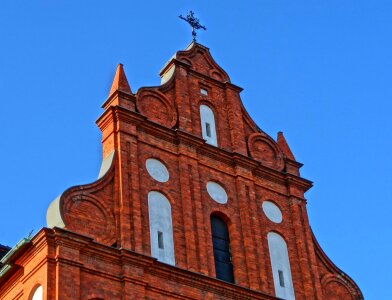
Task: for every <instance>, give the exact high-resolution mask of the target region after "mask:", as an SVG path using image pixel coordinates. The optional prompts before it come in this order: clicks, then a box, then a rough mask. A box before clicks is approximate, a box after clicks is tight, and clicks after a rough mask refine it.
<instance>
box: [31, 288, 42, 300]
mask: <svg viewBox="0 0 392 300" xmlns="http://www.w3.org/2000/svg"><path fill="white" fill-rule="evenodd" d="M43 297H44V296H43V290H42V285H39V286H38V287H36V289H35V291H34V294H33V296H32V297H31V300H42V299H43Z"/></svg>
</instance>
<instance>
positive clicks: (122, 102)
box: [102, 64, 136, 111]
mask: <svg viewBox="0 0 392 300" xmlns="http://www.w3.org/2000/svg"><path fill="white" fill-rule="evenodd" d="M135 101H136V100H135V95H134V94H132V91H131V87H130V86H129V83H128V79H127V76H126V75H125V72H124V68H123V64H118V66H117V69H116V74H115V75H114V79H113V83H112V87H111V88H110V92H109V97H108V99H107V100H106V101H105V103H104V104H103V105H102V108H103V109H105V110H107V109H108V108H109V107H111V106H121V107H123V108H126V109H129V110H132V111H134V110H135Z"/></svg>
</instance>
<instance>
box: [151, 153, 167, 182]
mask: <svg viewBox="0 0 392 300" xmlns="http://www.w3.org/2000/svg"><path fill="white" fill-rule="evenodd" d="M146 169H147V172H148V174H150V176H151V177H152V178H154V179H155V180H156V181H159V182H166V181H168V180H169V171H168V170H167V168H166V166H165V165H164V164H163V163H161V162H160V161H159V160H157V159H154V158H148V159H147V160H146Z"/></svg>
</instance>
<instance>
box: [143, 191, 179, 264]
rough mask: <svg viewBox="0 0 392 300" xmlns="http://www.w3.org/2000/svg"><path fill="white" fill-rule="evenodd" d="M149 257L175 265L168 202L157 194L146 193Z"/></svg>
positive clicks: (161, 195) (153, 192)
mask: <svg viewBox="0 0 392 300" xmlns="http://www.w3.org/2000/svg"><path fill="white" fill-rule="evenodd" d="M148 215H149V218H150V242H151V256H152V257H155V258H157V259H158V260H159V261H162V262H165V263H167V264H171V265H175V259H174V243H173V225H172V216H171V206H170V203H169V200H167V198H166V197H165V196H164V195H163V194H161V193H159V192H155V191H152V192H149V193H148Z"/></svg>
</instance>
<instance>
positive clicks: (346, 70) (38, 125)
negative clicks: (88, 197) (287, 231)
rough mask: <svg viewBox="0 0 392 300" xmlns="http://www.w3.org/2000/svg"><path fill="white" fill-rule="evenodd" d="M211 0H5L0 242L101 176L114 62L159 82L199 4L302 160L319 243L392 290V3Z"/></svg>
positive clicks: (371, 282) (36, 224) (134, 82)
mask: <svg viewBox="0 0 392 300" xmlns="http://www.w3.org/2000/svg"><path fill="white" fill-rule="evenodd" d="M208 2H209V4H207V1H125V0H124V1H116V0H112V1H97V0H95V1H92V0H84V1H76V0H73V1H71V0H67V1H65V0H58V1H49V0H46V1H44V0H36V1H20V0H12V1H2V3H1V4H0V41H1V47H0V99H1V102H0V103H1V118H0V120H1V125H0V157H1V160H2V162H1V165H2V166H3V169H2V173H1V175H0V176H1V178H0V179H1V180H0V187H1V192H0V203H1V206H0V207H1V210H0V211H1V217H0V243H3V244H7V245H10V246H13V245H14V244H15V243H16V242H17V241H18V240H19V239H20V238H22V237H24V236H26V235H27V234H28V233H29V231H30V230H32V229H34V232H37V231H38V230H39V229H40V228H41V227H42V226H45V214H46V209H47V206H48V205H49V203H50V202H51V201H52V200H53V199H54V198H55V197H56V196H58V195H59V194H60V193H62V192H63V191H64V190H65V189H67V188H68V187H70V186H72V185H76V184H82V183H88V182H92V181H94V180H95V179H96V177H97V175H98V171H99V167H100V161H101V148H100V132H99V130H98V128H97V127H96V125H95V120H96V119H97V118H98V117H99V115H100V114H101V113H102V110H101V108H100V105H101V104H102V103H103V101H104V100H105V99H106V97H107V94H108V91H109V88H110V84H111V80H112V77H113V74H114V71H115V67H116V65H117V63H119V62H121V63H123V64H124V67H125V71H126V73H127V76H128V79H129V82H130V84H131V87H132V89H133V91H135V90H137V89H138V88H139V87H141V86H150V85H158V84H159V76H158V72H159V70H160V68H161V67H162V66H163V65H164V64H165V62H166V61H167V60H168V59H169V58H170V57H171V56H172V55H173V54H174V53H175V52H176V51H177V50H181V49H184V48H185V47H186V46H187V45H188V44H189V42H190V39H191V36H190V29H189V28H188V26H187V25H186V24H185V23H184V22H183V21H181V20H180V19H178V17H177V16H178V15H179V14H186V12H187V11H188V10H190V9H193V10H194V11H195V12H196V14H197V16H198V17H199V18H200V19H201V21H202V23H203V24H204V25H205V26H207V28H208V30H207V31H206V32H201V33H200V35H199V36H200V38H199V42H200V43H202V44H204V45H206V46H207V47H209V48H210V50H211V52H212V55H213V56H214V57H215V59H216V61H217V62H218V63H219V64H220V65H221V66H222V67H223V68H224V69H225V70H226V71H227V72H228V74H229V75H230V76H231V80H232V82H233V83H234V84H237V85H239V86H241V87H243V88H244V91H243V93H242V100H243V102H244V105H245V107H246V108H247V110H248V112H249V113H250V115H251V116H252V117H253V119H254V120H255V121H256V122H257V124H258V125H259V126H260V127H261V128H262V129H263V130H264V131H266V132H267V133H269V134H270V135H271V136H273V137H275V136H276V133H277V131H279V130H282V131H283V132H284V133H285V136H286V138H287V140H288V142H289V144H290V146H291V148H292V150H293V152H294V155H295V156H296V158H297V159H298V160H299V161H300V162H302V163H304V164H305V165H304V167H303V168H302V175H303V177H305V178H307V179H310V180H312V181H314V187H313V188H312V189H311V190H310V191H309V192H308V193H307V194H306V197H307V200H308V213H309V218H310V223H311V226H312V228H313V231H314V232H315V235H316V237H317V239H318V241H319V242H320V244H321V246H322V247H323V249H324V250H325V252H326V253H327V255H328V256H329V257H330V258H331V259H332V260H333V261H334V262H335V263H336V265H337V266H338V267H340V268H341V269H342V270H344V271H345V272H347V273H348V274H349V275H350V276H351V277H352V278H353V279H354V280H355V281H356V282H357V283H358V285H359V286H360V288H361V289H362V291H363V293H364V296H365V298H366V299H392V290H391V289H390V286H391V281H392V275H391V274H392V273H391V272H390V270H391V269H392V262H391V258H390V257H391V252H392V249H391V245H392V232H391V228H392V226H391V221H390V220H391V210H392V204H391V198H392V197H391V196H392V192H391V191H392V189H391V182H392V180H391V170H392V163H391V155H390V152H391V147H392V142H391V131H392V122H391V118H390V115H391V108H392V105H391V100H392V84H391V79H392V76H391V70H392V58H391V55H392V39H391V36H392V2H391V1H381V0H380V1H370V0H367V1H361V0H328V1H310V0H308V1H301V0H297V1H289V0H287V1H279V0H268V1H267V0H259V1H232V0H230V1H228V0H226V1H215V0H214V1H208ZM109 3H110V5H109Z"/></svg>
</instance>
